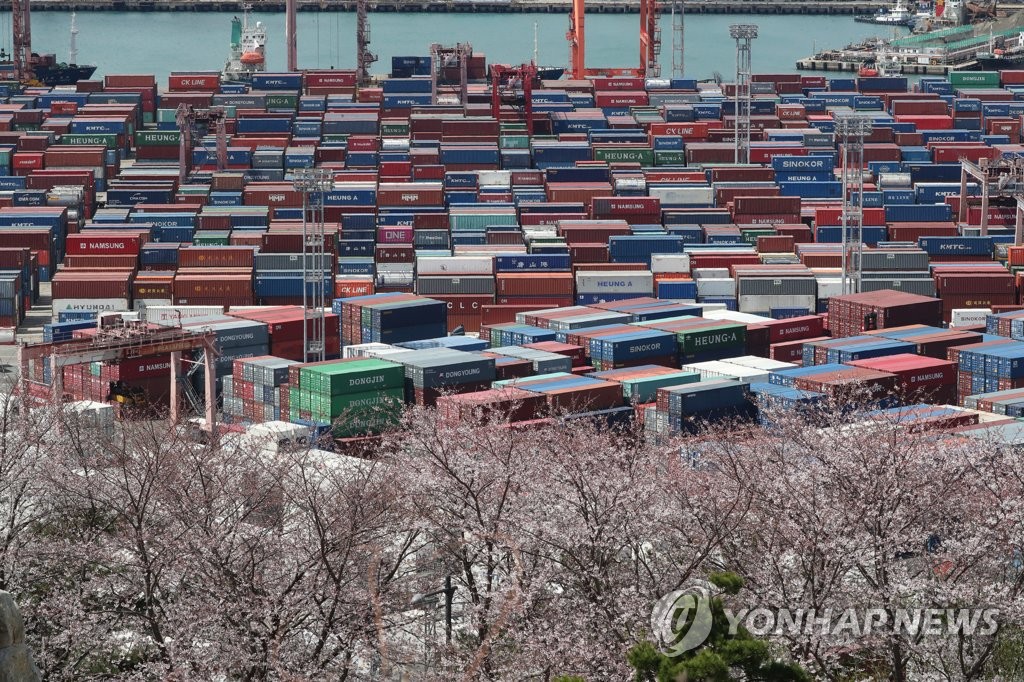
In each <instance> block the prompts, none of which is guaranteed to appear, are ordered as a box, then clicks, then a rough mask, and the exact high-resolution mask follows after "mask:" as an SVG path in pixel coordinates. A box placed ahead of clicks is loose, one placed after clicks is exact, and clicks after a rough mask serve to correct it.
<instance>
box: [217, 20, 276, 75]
mask: <svg viewBox="0 0 1024 682" xmlns="http://www.w3.org/2000/svg"><path fill="white" fill-rule="evenodd" d="M251 10H252V5H251V4H249V3H245V4H244V5H242V18H241V19H239V18H238V17H233V18H232V19H231V48H230V52H229V53H228V61H227V63H226V64H225V65H224V70H223V71H222V72H221V80H224V81H228V82H231V81H234V82H243V83H244V82H248V81H251V80H252V75H253V74H254V73H259V72H261V71H263V70H265V69H266V64H267V60H266V55H265V52H264V50H265V46H266V44H267V30H266V28H265V27H264V26H263V22H262V21H257V22H255V23H250V21H249V12H250V11H251Z"/></svg>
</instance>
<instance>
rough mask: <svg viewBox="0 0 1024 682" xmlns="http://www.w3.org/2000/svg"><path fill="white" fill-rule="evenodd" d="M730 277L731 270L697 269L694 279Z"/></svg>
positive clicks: (694, 272)
mask: <svg viewBox="0 0 1024 682" xmlns="http://www.w3.org/2000/svg"><path fill="white" fill-rule="evenodd" d="M728 276H729V268H695V269H694V271H693V278H694V279H702V278H707V279H724V278H726V277H728Z"/></svg>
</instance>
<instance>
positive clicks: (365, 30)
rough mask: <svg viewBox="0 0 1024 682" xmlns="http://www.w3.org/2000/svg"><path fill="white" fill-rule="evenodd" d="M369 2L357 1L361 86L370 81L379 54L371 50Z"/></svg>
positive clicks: (367, 0)
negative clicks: (372, 67) (371, 69)
mask: <svg viewBox="0 0 1024 682" xmlns="http://www.w3.org/2000/svg"><path fill="white" fill-rule="evenodd" d="M369 4H370V3H369V0H357V2H356V85H358V86H360V87H362V86H364V85H366V84H367V83H369V82H370V65H371V64H373V63H374V62H375V61H377V55H375V54H374V53H372V52H370V19H369V17H368V16H367V8H368V6H369Z"/></svg>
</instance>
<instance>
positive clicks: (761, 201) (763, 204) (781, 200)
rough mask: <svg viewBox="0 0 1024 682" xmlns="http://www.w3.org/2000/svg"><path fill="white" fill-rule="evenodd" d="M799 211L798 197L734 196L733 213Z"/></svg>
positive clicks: (755, 213) (750, 213)
mask: <svg viewBox="0 0 1024 682" xmlns="http://www.w3.org/2000/svg"><path fill="white" fill-rule="evenodd" d="M771 213H776V214H781V213H791V214H792V213H795V214H799V213H800V197H736V199H735V200H734V201H733V214H734V215H759V214H771Z"/></svg>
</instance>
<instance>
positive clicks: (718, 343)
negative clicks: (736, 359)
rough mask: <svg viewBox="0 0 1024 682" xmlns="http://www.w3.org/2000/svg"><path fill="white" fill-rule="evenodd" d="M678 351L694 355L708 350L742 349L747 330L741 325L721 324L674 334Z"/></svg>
mask: <svg viewBox="0 0 1024 682" xmlns="http://www.w3.org/2000/svg"><path fill="white" fill-rule="evenodd" d="M676 338H677V339H678V340H679V350H680V351H681V352H682V353H683V354H684V355H695V354H697V353H703V352H705V351H709V350H718V349H721V348H732V347H742V346H744V345H746V343H747V328H746V327H745V326H744V325H742V324H721V325H715V326H714V327H698V328H696V329H685V330H682V331H679V332H676Z"/></svg>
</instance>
